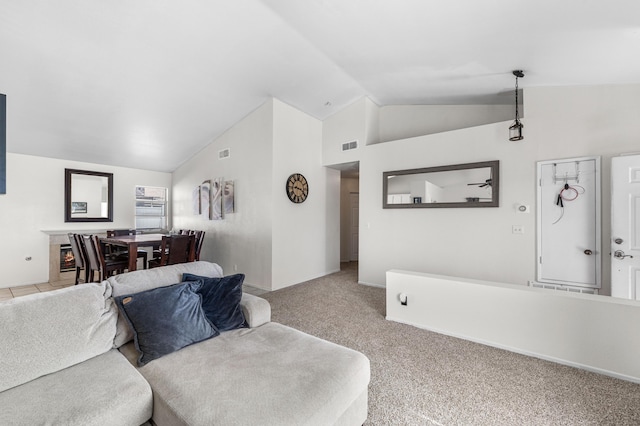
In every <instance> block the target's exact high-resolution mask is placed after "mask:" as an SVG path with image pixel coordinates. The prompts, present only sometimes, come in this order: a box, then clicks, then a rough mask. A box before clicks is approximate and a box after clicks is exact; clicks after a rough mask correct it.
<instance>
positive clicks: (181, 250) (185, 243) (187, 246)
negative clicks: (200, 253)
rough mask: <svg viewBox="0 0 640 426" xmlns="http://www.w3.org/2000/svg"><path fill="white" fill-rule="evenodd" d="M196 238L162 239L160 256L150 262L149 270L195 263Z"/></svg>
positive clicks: (175, 237)
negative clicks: (177, 264)
mask: <svg viewBox="0 0 640 426" xmlns="http://www.w3.org/2000/svg"><path fill="white" fill-rule="evenodd" d="M195 238H196V237H195V235H165V236H164V237H162V245H161V246H160V251H159V254H160V256H159V257H156V258H154V259H151V260H149V268H155V267H157V266H165V265H174V264H176V263H186V262H193V261H194V260H195Z"/></svg>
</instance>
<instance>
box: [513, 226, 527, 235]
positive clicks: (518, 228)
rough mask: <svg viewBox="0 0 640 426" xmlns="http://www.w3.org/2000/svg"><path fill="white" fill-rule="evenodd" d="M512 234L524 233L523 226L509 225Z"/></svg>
mask: <svg viewBox="0 0 640 426" xmlns="http://www.w3.org/2000/svg"><path fill="white" fill-rule="evenodd" d="M511 233H512V234H524V226H522V225H513V226H512V227H511Z"/></svg>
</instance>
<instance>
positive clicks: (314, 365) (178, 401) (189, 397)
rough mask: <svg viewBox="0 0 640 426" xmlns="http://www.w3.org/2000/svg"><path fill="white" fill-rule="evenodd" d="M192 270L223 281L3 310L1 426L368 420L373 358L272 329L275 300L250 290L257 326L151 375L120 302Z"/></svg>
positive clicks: (162, 278)
mask: <svg viewBox="0 0 640 426" xmlns="http://www.w3.org/2000/svg"><path fill="white" fill-rule="evenodd" d="M183 273H190V274H194V275H200V276H208V277H222V270H221V268H220V267H219V266H218V265H216V264H213V263H209V262H194V263H188V264H181V265H173V266H167V267H162V268H155V269H150V270H144V271H135V272H132V273H128V274H121V275H116V276H114V277H111V278H109V279H108V280H107V281H104V282H102V283H99V284H98V283H94V284H81V285H77V286H74V287H68V288H64V289H61V290H56V291H53V292H47V293H39V294H34V295H29V296H24V297H20V298H16V299H13V300H10V301H6V302H0V407H1V409H0V424H1V425H4V424H7V425H30V426H31V425H44V424H52V425H58V424H64V425H83V426H86V425H101V426H102V425H118V426H120V425H140V424H143V423H145V422H147V421H149V422H150V423H153V424H157V425H159V426H163V425H171V426H174V425H258V424H259V425H332V424H336V425H361V424H362V423H364V421H365V420H366V417H367V392H368V384H369V378H370V370H369V360H368V359H367V358H366V357H365V356H364V355H362V354H361V353H359V352H356V351H353V350H351V349H348V348H345V347H342V346H338V345H336V344H333V343H330V342H327V341H325V340H322V339H318V338H316V337H313V336H310V335H308V334H305V333H302V332H300V331H297V330H294V329H292V328H289V327H286V326H284V325H282V324H278V323H274V322H271V310H270V309H271V308H270V306H269V303H268V302H267V301H266V300H264V299H262V298H259V297H255V296H252V295H249V294H246V293H245V294H243V295H242V301H241V307H242V312H243V314H244V318H245V320H246V323H247V326H248V327H243V328H238V329H234V330H231V331H223V332H221V333H220V335H219V336H217V337H213V338H210V339H207V340H203V341H200V342H198V343H194V344H191V345H189V346H186V347H184V348H182V349H180V350H177V351H175V352H172V353H169V354H168V355H164V356H162V357H160V358H158V359H154V360H153V361H151V362H148V363H147V364H145V365H143V366H142V367H139V366H138V364H137V360H138V358H139V355H140V354H139V352H138V350H137V348H136V345H135V343H134V341H132V338H133V330H132V329H131V325H130V323H129V322H128V321H127V320H125V318H124V317H123V315H122V312H120V313H119V312H118V308H117V306H116V303H115V302H114V298H117V297H118V296H124V295H134V296H133V297H135V294H136V293H139V292H142V291H145V290H151V289H154V288H160V287H167V286H170V285H172V284H175V283H178V282H181V281H182V275H183ZM120 299H121V298H119V299H118V300H120Z"/></svg>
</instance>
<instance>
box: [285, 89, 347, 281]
mask: <svg viewBox="0 0 640 426" xmlns="http://www.w3.org/2000/svg"><path fill="white" fill-rule="evenodd" d="M273 145H274V146H273V188H274V194H273V227H272V229H273V246H272V247H273V255H272V257H273V285H272V289H273V290H277V289H279V288H283V287H287V286H290V285H292V284H297V283H300V282H303V281H307V280H310V279H312V278H317V277H319V276H323V275H326V274H329V273H331V272H336V271H339V270H340V257H339V256H340V246H339V244H340V211H339V206H340V171H338V170H334V169H329V168H325V167H323V166H322V122H321V121H319V120H317V119H315V118H313V117H311V116H309V115H307V114H304V113H302V112H300V111H298V110H296V109H295V108H292V107H290V106H289V105H286V104H284V103H282V102H280V101H277V100H276V101H274V132H273ZM292 173H301V174H303V175H304V176H305V177H306V179H307V181H308V182H309V196H308V198H307V200H306V201H305V202H303V203H300V204H294V203H292V202H291V201H289V199H288V198H287V195H286V192H285V182H286V180H287V178H288V177H289V175H291V174H292Z"/></svg>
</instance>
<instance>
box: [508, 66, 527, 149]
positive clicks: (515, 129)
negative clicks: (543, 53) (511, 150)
mask: <svg viewBox="0 0 640 426" xmlns="http://www.w3.org/2000/svg"><path fill="white" fill-rule="evenodd" d="M513 75H515V76H516V120H515V121H514V122H513V124H512V125H511V127H509V140H510V141H521V140H522V139H524V136H522V128H523V127H524V126H523V125H522V123H521V122H520V115H519V114H518V78H522V77H524V73H523V72H522V70H514V71H513Z"/></svg>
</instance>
